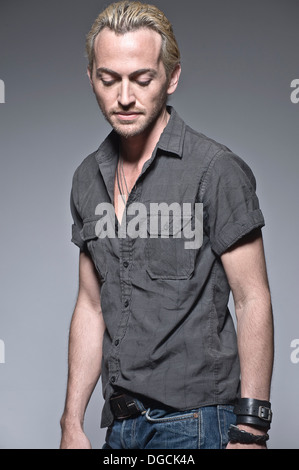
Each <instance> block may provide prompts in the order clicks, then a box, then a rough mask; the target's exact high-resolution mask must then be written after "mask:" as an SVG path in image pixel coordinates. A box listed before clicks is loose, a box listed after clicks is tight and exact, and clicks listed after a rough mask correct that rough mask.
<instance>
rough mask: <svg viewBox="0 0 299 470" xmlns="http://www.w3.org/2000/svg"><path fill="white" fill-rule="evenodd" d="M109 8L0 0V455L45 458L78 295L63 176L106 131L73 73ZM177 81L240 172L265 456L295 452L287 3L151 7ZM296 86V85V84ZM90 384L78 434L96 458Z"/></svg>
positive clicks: (295, 9) (296, 342)
mask: <svg viewBox="0 0 299 470" xmlns="http://www.w3.org/2000/svg"><path fill="white" fill-rule="evenodd" d="M108 3H109V2H104V1H101V0H97V1H96V0H84V1H83V0H80V1H79V0H75V1H74V0H59V1H58V0H52V1H51V2H48V1H44V0H22V1H21V0H9V1H8V0H7V1H6V0H1V5H0V80H1V81H0V84H1V86H0V93H1V97H0V119H1V124H0V138H1V140H0V145H1V173H0V178H1V182H0V190H1V199H0V204H1V244H0V250H1V255H0V259H1V283H0V285H1V317H0V447H1V448H2V449H18V448H20V449H41V448H49V449H55V448H58V447H59V441H60V426H59V420H60V416H61V413H62V410H63V405H64V398H65V390H66V377H67V343H68V331H69V324H70V319H71V315H72V311H73V307H74V304H75V299H76V295H77V287H78V250H77V248H76V247H75V246H73V245H72V244H71V242H70V236H71V216H70V211H69V193H70V187H71V179H72V175H73V172H74V170H75V168H76V167H77V166H78V165H79V163H80V162H81V161H82V160H83V158H84V157H85V156H86V155H87V154H88V153H90V152H92V151H93V150H95V149H96V148H97V147H98V145H99V144H100V143H101V141H102V139H103V138H104V137H105V136H106V134H107V133H108V132H109V131H110V128H109V126H108V125H107V124H106V122H105V121H104V119H103V118H102V116H101V114H100V112H99V110H98V107H97V104H96V101H95V99H94V96H93V94H92V91H91V88H90V86H89V83H88V79H87V76H86V73H85V70H86V58H85V51H84V42H85V35H86V33H87V32H88V30H89V28H90V26H91V24H92V22H93V20H94V19H95V17H96V16H97V14H98V13H99V12H100V10H101V9H102V8H103V7H104V6H106V5H107V4H108ZM152 3H155V4H156V5H157V6H158V7H160V8H161V9H163V10H164V11H165V13H166V15H167V16H168V17H169V18H170V20H171V22H172V23H173V26H174V30H175V33H176V36H177V39H178V42H179V45H180V48H181V53H182V68H183V73H182V76H181V81H180V85H179V88H178V90H177V91H176V93H175V95H174V97H173V98H172V99H171V104H172V105H173V106H175V107H176V109H177V110H178V112H179V113H180V114H181V116H182V117H183V118H184V119H185V120H186V121H187V122H188V123H189V124H190V125H191V126H192V127H194V128H195V129H197V130H199V131H201V132H203V133H205V134H207V135H209V136H210V137H212V138H214V139H215V140H217V141H220V142H222V143H224V144H226V145H227V146H228V147H229V148H231V149H232V150H233V151H234V152H236V153H237V154H239V155H240V156H241V157H242V158H244V159H245V160H246V161H247V163H248V164H249V165H250V166H251V168H252V169H253V171H254V173H255V175H256V179H257V188H258V195H259V199H260V204H261V206H262V209H263V212H264V216H265V219H266V226H265V228H264V230H263V234H264V240H265V247H266V257H267V265H268V272H269V279H270V284H271V291H272V299H273V308H274V315H275V340H276V354H275V368H274V376H273V386H272V404H273V409H274V420H273V425H272V428H271V431H270V433H271V440H270V443H269V447H270V448H273V449H275V448H298V447H299V437H298V436H299V425H298V421H299V411H298V385H299V380H298V374H299V339H298V338H299V319H298V287H299V286H298V264H299V259H298V248H297V243H298V242H297V240H298V231H299V223H298V195H299V194H298V175H299V171H298V170H299V159H298V124H299V103H298V101H299V99H298V98H299V92H298V94H297V89H296V84H297V86H298V84H299V80H298V79H299V68H298V39H299V33H298V15H299V2H298V1H296V0H280V1H278V0H251V1H241V0H227V1H223V0H197V1H195V0H192V1H191V0H185V1H184V2H179V1H173V0H156V1H153V2H152ZM296 80H298V83H297V81H296ZM101 408H102V397H101V386H100V385H98V386H97V387H96V389H95V392H94V394H93V397H92V399H91V401H90V403H89V406H88V409H87V413H86V422H85V430H86V433H87V435H88V436H89V438H90V440H91V442H92V445H93V447H94V448H101V446H102V444H103V442H104V435H105V430H101V429H100V427H99V421H100V412H101Z"/></svg>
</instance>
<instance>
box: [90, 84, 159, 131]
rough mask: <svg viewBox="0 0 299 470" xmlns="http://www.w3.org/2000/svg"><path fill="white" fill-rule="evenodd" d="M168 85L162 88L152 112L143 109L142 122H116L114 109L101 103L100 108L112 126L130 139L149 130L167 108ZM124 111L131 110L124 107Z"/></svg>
mask: <svg viewBox="0 0 299 470" xmlns="http://www.w3.org/2000/svg"><path fill="white" fill-rule="evenodd" d="M166 90H167V86H166V85H165V86H164V87H163V89H162V90H161V93H160V95H159V96H158V98H157V100H156V104H155V106H154V108H153V109H152V110H151V112H150V114H148V113H147V111H146V110H144V111H141V120H142V122H141V123H138V122H137V123H130V122H129V121H124V122H121V123H118V122H115V113H114V111H111V112H107V111H106V110H105V109H104V107H103V105H102V104H101V103H99V106H100V109H101V111H102V113H103V116H104V118H105V119H106V121H107V122H108V123H109V124H110V125H111V127H112V128H113V129H114V130H115V132H116V133H117V134H118V135H119V136H120V137H123V138H124V139H128V138H130V137H135V136H139V135H141V134H143V133H147V132H149V131H150V130H151V129H152V128H153V127H154V125H155V123H156V122H157V120H158V119H159V117H160V116H161V115H162V113H163V111H164V110H165V109H166V105H167V99H168V95H167V92H166ZM123 111H127V112H128V111H130V109H125V108H124V109H123Z"/></svg>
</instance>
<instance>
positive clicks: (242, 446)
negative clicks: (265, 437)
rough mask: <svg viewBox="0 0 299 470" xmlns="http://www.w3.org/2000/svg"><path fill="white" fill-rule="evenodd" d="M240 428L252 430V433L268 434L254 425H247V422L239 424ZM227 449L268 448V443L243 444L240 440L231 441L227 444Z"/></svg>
mask: <svg viewBox="0 0 299 470" xmlns="http://www.w3.org/2000/svg"><path fill="white" fill-rule="evenodd" d="M238 428H239V429H242V430H243V431H247V432H250V433H251V434H258V435H261V434H266V432H265V431H261V430H260V429H256V428H254V427H252V426H246V425H245V424H238ZM226 448H227V449H267V445H266V444H255V443H253V444H241V443H240V442H229V443H228V444H227V446H226Z"/></svg>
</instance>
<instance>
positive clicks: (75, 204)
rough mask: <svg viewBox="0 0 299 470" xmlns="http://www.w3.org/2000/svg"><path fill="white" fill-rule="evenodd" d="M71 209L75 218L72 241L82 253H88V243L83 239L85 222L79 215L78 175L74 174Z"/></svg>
mask: <svg viewBox="0 0 299 470" xmlns="http://www.w3.org/2000/svg"><path fill="white" fill-rule="evenodd" d="M70 208H71V214H72V218H73V224H72V238H71V241H72V242H73V243H74V244H75V245H77V246H78V247H79V248H80V251H86V243H85V241H84V240H83V238H82V237H81V231H82V227H83V222H82V218H81V216H80V214H79V198H78V187H77V180H76V173H75V174H74V177H73V182H72V189H71V197H70Z"/></svg>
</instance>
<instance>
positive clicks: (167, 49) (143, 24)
mask: <svg viewBox="0 0 299 470" xmlns="http://www.w3.org/2000/svg"><path fill="white" fill-rule="evenodd" d="M104 28H109V29H110V30H112V31H114V32H115V33H116V34H125V33H127V32H130V31H136V30H137V29H139V28H149V29H152V30H154V31H156V32H157V33H159V34H160V35H161V37H162V47H161V60H162V62H163V64H164V67H165V71H166V76H167V78H169V77H170V75H171V73H172V72H173V70H174V69H175V67H176V66H177V65H178V64H179V63H180V51H179V48H178V44H177V41H176V38H175V36H174V33H173V29H172V25H171V23H170V22H169V20H168V19H167V18H166V16H165V15H164V13H163V12H162V11H160V10H159V9H158V8H157V7H156V6H154V5H149V4H145V3H142V2H139V1H128V0H125V1H121V2H117V3H112V4H111V5H109V6H108V7H107V8H106V9H105V10H104V11H103V12H102V13H100V15H99V16H98V17H97V18H96V20H95V22H94V24H93V25H92V28H91V30H90V32H89V33H88V35H87V38H86V52H87V57H88V63H89V68H90V70H91V71H92V68H93V62H94V42H95V39H96V37H97V35H98V34H99V33H100V31H102V29H104Z"/></svg>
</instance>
